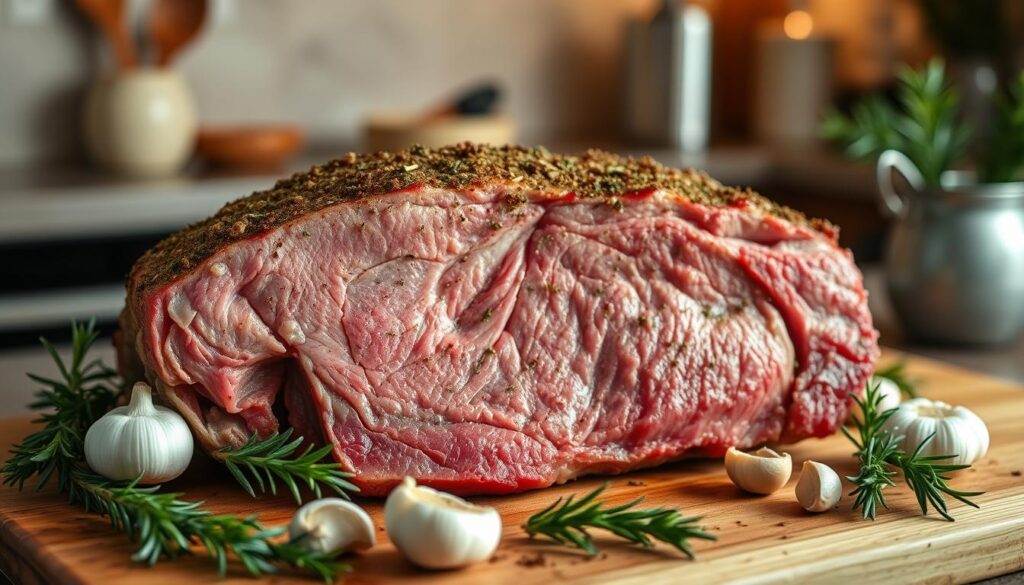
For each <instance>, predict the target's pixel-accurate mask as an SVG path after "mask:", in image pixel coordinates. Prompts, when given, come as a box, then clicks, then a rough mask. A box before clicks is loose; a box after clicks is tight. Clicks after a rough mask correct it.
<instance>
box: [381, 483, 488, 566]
mask: <svg viewBox="0 0 1024 585" xmlns="http://www.w3.org/2000/svg"><path fill="white" fill-rule="evenodd" d="M384 522H385V524H386V525H387V528H388V536H390V537H391V541H392V542H393V543H395V546H396V547H397V548H398V550H399V552H401V553H402V554H403V555H404V556H405V557H406V558H407V559H409V560H410V561H412V562H413V563H415V564H417V565H419V566H421V567H426V568H428V569H452V568H456V567H462V566H465V565H468V564H470V563H474V562H478V561H483V560H486V559H488V558H490V556H491V555H492V554H493V553H494V551H495V549H497V548H498V542H499V541H500V540H501V516H499V515H498V511H497V510H495V509H494V508H488V507H483V506H475V505H473V504H470V503H469V502H467V501H465V500H463V499H461V498H457V497H455V496H453V495H451V494H446V493H444V492H439V491H437V490H433V489H430V488H428V487H423V486H417V485H416V481H415V480H414V479H413V478H411V477H406V478H405V479H404V480H402V483H401V484H399V485H398V487H396V488H395V489H393V490H391V494H389V495H388V500H387V503H385V505H384Z"/></svg>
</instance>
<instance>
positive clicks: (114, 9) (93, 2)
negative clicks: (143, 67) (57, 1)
mask: <svg viewBox="0 0 1024 585" xmlns="http://www.w3.org/2000/svg"><path fill="white" fill-rule="evenodd" d="M75 5H76V6H78V9H79V10H81V11H82V12H83V13H84V14H85V15H86V16H87V17H89V19H90V20H92V22H93V24H95V25H96V27H97V28H99V29H100V30H101V31H103V33H104V34H106V35H107V39H108V40H109V41H110V44H111V45H112V46H113V47H114V55H115V57H116V58H117V63H118V65H119V66H120V67H121V69H128V68H131V67H134V66H135V63H136V61H137V59H136V57H135V47H134V46H133V45H132V43H131V40H129V38H128V30H127V28H126V26H125V16H124V0H75Z"/></svg>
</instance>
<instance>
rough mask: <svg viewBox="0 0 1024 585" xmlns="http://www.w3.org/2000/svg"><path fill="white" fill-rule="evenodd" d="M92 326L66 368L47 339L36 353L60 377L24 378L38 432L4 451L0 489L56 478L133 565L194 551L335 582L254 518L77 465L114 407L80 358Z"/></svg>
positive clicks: (79, 332) (78, 336)
mask: <svg viewBox="0 0 1024 585" xmlns="http://www.w3.org/2000/svg"><path fill="white" fill-rule="evenodd" d="M98 335H99V334H98V332H97V331H96V328H95V324H94V323H93V322H92V321H90V322H89V323H88V324H85V325H81V324H73V325H72V338H71V345H72V351H71V362H70V363H69V364H68V363H65V362H64V361H63V360H62V359H61V357H60V355H59V354H58V353H57V351H56V349H55V348H54V347H53V345H52V344H50V343H49V342H48V341H46V340H45V339H44V340H41V341H42V344H43V347H45V348H46V350H47V351H48V352H49V353H50V355H51V356H53V359H54V362H56V365H57V369H58V370H59V372H60V378H59V379H49V378H44V377H41V376H34V375H30V376H31V377H32V379H33V380H35V381H37V382H39V383H40V384H42V385H43V386H44V387H43V389H42V390H40V391H39V392H38V393H37V399H36V401H35V402H33V403H32V404H31V407H32V408H33V409H36V410H46V411H47V412H45V413H44V414H43V415H41V416H40V417H39V418H37V419H36V421H35V422H37V423H39V424H41V425H42V428H40V429H39V430H37V431H35V432H33V433H32V434H30V435H29V436H28V437H26V438H25V440H24V441H22V442H21V443H20V444H18V445H15V447H14V448H13V449H12V450H11V457H10V458H9V459H8V460H7V462H5V463H4V465H3V467H0V473H2V474H3V475H4V483H5V484H7V485H13V486H17V487H18V489H23V488H24V485H25V483H26V482H27V481H28V480H29V479H30V478H32V477H33V476H35V477H36V478H37V489H38V488H42V487H43V486H45V485H46V484H47V482H48V481H49V480H50V479H51V478H56V480H57V487H58V489H59V490H60V491H61V492H63V493H66V494H67V496H68V499H69V501H71V502H72V503H77V504H80V505H82V506H84V507H85V509H86V510H87V511H92V512H96V513H99V514H101V515H106V516H109V517H110V521H111V524H112V525H113V526H114V528H116V529H118V530H121V531H123V532H125V533H126V534H127V535H128V536H129V538H131V539H132V540H135V541H137V542H138V544H139V546H138V549H136V551H135V554H134V555H133V556H132V559H133V560H136V561H142V562H147V563H149V564H150V565H152V564H154V563H156V562H157V561H158V560H159V559H160V558H163V557H167V558H174V557H176V556H179V555H182V554H189V553H191V552H192V551H193V549H195V548H196V547H197V546H201V547H203V548H205V550H206V552H207V553H208V554H209V555H210V557H212V558H214V559H216V561H217V565H218V568H219V570H220V572H221V574H222V575H223V574H224V573H225V572H226V570H227V559H228V555H229V554H231V555H234V557H235V558H237V559H238V560H239V561H240V562H241V563H242V564H243V565H244V566H245V567H246V569H248V571H249V572H250V573H251V574H253V575H262V574H266V573H269V572H274V571H276V570H277V564H281V563H285V564H288V565H291V566H293V567H295V568H298V569H303V570H306V571H309V572H311V573H314V574H316V575H318V576H320V577H322V578H323V579H324V580H325V581H330V580H334V579H335V578H337V576H338V575H339V574H340V573H341V572H342V571H345V570H347V568H348V567H347V566H346V565H344V564H342V563H338V562H336V561H335V560H334V559H333V557H332V556H329V555H323V554H319V553H311V552H308V551H306V550H305V549H302V548H300V547H298V546H296V545H294V544H289V543H282V542H275V541H274V539H275V538H276V537H277V536H279V535H280V534H281V533H282V532H283V529H282V528H274V529H268V528H265V527H264V526H262V525H261V524H260V523H259V522H257V520H256V519H255V518H254V517H247V518H238V517H235V516H230V515H214V514H211V513H210V512H209V511H207V510H204V509H203V508H202V505H203V502H189V501H185V500H182V499H180V495H181V494H175V493H160V492H159V489H160V488H159V486H150V487H139V486H137V485H135V483H134V482H128V483H125V482H111V481H107V480H106V479H104V478H102V477H99V476H97V475H95V474H93V473H92V472H90V471H89V470H88V468H86V467H85V465H84V463H83V462H84V460H85V456H84V445H83V441H84V437H85V432H86V430H88V428H89V426H90V425H91V424H92V423H93V422H94V421H95V420H96V419H97V418H99V417H100V416H102V415H103V414H104V413H105V412H106V411H107V410H109V408H110V407H111V406H112V405H113V404H114V400H115V397H116V391H115V374H114V372H113V371H112V370H110V369H109V368H107V367H106V366H104V365H103V364H102V363H101V362H100V361H98V360H96V361H91V362H86V360H85V356H86V354H87V353H88V351H89V348H90V347H91V346H92V344H93V342H94V341H95V340H96V338H97V337H98Z"/></svg>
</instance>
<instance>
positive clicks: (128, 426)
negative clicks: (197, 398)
mask: <svg viewBox="0 0 1024 585" xmlns="http://www.w3.org/2000/svg"><path fill="white" fill-rule="evenodd" d="M191 460H192V431H190V430H189V428H188V423H186V422H185V419H183V418H181V415H180V414H178V413H177V412H174V411H173V410H171V409H169V408H166V407H164V406H157V405H155V404H153V390H152V389H151V388H150V387H149V385H148V384H146V383H145V382H138V383H136V384H135V386H133V387H132V397H131V401H130V402H129V403H128V405H127V406H119V407H118V408H115V409H113V410H111V411H110V412H108V413H107V414H105V415H103V416H102V417H100V418H99V420H97V421H96V422H94V423H93V424H92V426H91V427H89V430H88V431H86V433H85V461H86V463H88V464H89V467H90V468H91V469H92V470H93V471H95V472H96V473H99V474H100V475H102V476H104V477H106V478H108V479H114V480H122V481H132V480H136V479H138V480H139V483H140V484H144V485H145V484H156V483H163V482H165V481H170V480H172V479H174V478H176V477H178V476H179V475H181V474H182V472H184V471H185V469H187V468H188V464H189V462H190V461H191ZM140 478H141V479H140Z"/></svg>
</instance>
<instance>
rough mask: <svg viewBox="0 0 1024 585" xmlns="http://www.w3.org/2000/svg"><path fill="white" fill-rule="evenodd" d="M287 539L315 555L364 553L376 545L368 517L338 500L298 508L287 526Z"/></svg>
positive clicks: (331, 499) (375, 535)
mask: <svg viewBox="0 0 1024 585" xmlns="http://www.w3.org/2000/svg"><path fill="white" fill-rule="evenodd" d="M288 536H289V538H290V539H291V541H292V542H294V543H296V544H298V545H299V546H301V547H303V548H305V549H306V550H309V551H312V552H319V553H335V552H338V553H342V552H349V551H353V550H366V549H368V548H370V547H372V546H374V545H375V544H377V534H376V532H374V530H373V520H371V519H370V516H369V515H368V514H367V513H366V512H365V511H363V509H362V508H360V507H359V506H357V505H355V504H353V503H352V502H349V501H347V500H343V499H341V498H322V499H319V500H313V501H312V502H309V503H308V504H306V505H304V506H302V507H301V508H299V509H298V510H297V511H296V512H295V516H293V517H292V521H291V523H290V524H289V525H288Z"/></svg>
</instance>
